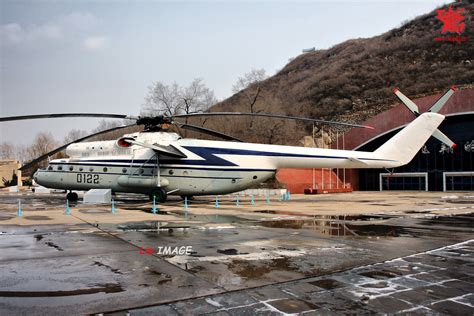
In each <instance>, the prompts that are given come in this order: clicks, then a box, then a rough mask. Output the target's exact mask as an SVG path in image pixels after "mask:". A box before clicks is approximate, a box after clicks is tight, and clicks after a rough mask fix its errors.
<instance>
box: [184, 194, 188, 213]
mask: <svg viewBox="0 0 474 316" xmlns="http://www.w3.org/2000/svg"><path fill="white" fill-rule="evenodd" d="M184 217H185V218H188V197H187V196H185V197H184Z"/></svg>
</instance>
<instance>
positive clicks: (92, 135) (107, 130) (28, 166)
mask: <svg viewBox="0 0 474 316" xmlns="http://www.w3.org/2000/svg"><path fill="white" fill-rule="evenodd" d="M131 126H135V124H130V125H124V126H116V127H113V128H109V129H106V130H103V131H100V132H97V133H94V134H91V135H88V136H85V137H82V138H79V139H76V140H75V141H72V142H70V143H67V144H65V145H62V146H61V147H58V148H56V149H53V150H51V151H50V152H49V153H46V154H44V155H41V156H39V157H38V158H35V159H33V160H32V161H30V162H28V163H27V164H26V165H24V166H23V167H21V168H20V170H21V171H23V170H27V169H29V168H31V167H32V166H34V165H35V164H37V163H38V162H40V161H43V160H45V159H47V158H48V157H50V156H52V155H54V154H55V153H58V152H60V151H62V150H64V149H65V148H66V147H67V146H69V145H71V144H74V143H79V142H82V141H83V140H86V139H89V138H92V137H94V136H98V135H102V134H106V133H108V132H112V131H116V130H119V129H122V128H127V127H131Z"/></svg>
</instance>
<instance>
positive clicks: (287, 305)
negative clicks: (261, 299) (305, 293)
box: [267, 298, 319, 314]
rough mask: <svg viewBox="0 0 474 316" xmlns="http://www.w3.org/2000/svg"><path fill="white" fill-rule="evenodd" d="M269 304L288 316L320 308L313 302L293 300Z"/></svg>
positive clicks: (287, 299) (286, 299)
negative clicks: (288, 315)
mask: <svg viewBox="0 0 474 316" xmlns="http://www.w3.org/2000/svg"><path fill="white" fill-rule="evenodd" d="M267 304H269V305H271V306H273V307H274V308H276V309H278V310H279V311H280V312H283V313H286V314H296V313H302V312H305V311H309V310H315V309H317V308H319V307H318V306H317V305H315V304H313V303H311V302H308V301H304V300H301V299H293V298H285V299H281V300H275V301H270V302H268V303H267Z"/></svg>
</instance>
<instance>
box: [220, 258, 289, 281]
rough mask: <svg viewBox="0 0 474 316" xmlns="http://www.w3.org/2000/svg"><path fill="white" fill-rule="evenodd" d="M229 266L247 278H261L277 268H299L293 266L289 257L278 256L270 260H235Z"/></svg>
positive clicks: (285, 269)
mask: <svg viewBox="0 0 474 316" xmlns="http://www.w3.org/2000/svg"><path fill="white" fill-rule="evenodd" d="M228 268H229V270H231V271H232V272H233V273H235V274H237V275H239V276H240V277H242V278H246V279H254V278H260V277H262V276H263V275H265V274H267V273H270V272H272V271H275V270H283V271H295V270H297V268H295V267H293V266H292V264H291V261H290V259H289V258H287V257H283V258H276V259H272V260H269V261H267V260H265V261H247V260H233V261H232V262H231V263H230V264H229V265H228Z"/></svg>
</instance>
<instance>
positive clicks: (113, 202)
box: [112, 199, 115, 214]
mask: <svg viewBox="0 0 474 316" xmlns="http://www.w3.org/2000/svg"><path fill="white" fill-rule="evenodd" d="M112 214H115V201H114V199H112Z"/></svg>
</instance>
